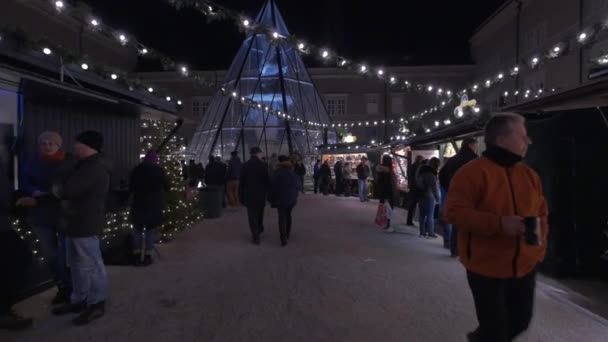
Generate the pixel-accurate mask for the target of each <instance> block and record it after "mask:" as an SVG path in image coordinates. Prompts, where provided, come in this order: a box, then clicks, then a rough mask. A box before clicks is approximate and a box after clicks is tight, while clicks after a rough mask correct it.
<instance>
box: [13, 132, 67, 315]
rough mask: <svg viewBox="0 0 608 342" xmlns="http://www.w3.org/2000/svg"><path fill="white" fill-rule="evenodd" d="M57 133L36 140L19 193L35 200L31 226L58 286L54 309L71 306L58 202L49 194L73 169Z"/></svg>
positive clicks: (59, 203) (63, 233)
mask: <svg viewBox="0 0 608 342" xmlns="http://www.w3.org/2000/svg"><path fill="white" fill-rule="evenodd" d="M62 144H63V141H62V138H61V135H59V133H57V132H52V131H47V132H43V133H42V134H40V136H39V137H38V153H37V154H36V155H35V156H34V158H32V159H31V160H30V161H29V162H28V163H27V164H26V166H25V168H24V170H23V173H22V175H21V190H22V191H23V193H24V195H25V196H27V197H29V198H33V199H35V201H34V203H33V207H31V211H30V213H31V215H30V223H31V224H32V228H33V230H34V232H35V233H36V236H37V237H38V239H39V240H40V246H41V249H42V254H43V256H44V257H45V258H46V259H47V265H48V267H49V269H50V271H51V275H52V276H53V280H54V281H55V282H56V283H57V288H58V291H57V295H56V296H55V298H54V299H53V301H52V304H53V305H58V304H66V303H69V302H70V294H71V292H72V279H71V276H70V271H69V268H68V266H67V262H66V247H65V246H66V245H65V227H64V226H63V225H64V222H63V221H64V219H65V217H64V216H63V209H62V207H61V201H60V200H59V199H58V198H57V197H55V196H54V195H53V194H52V191H51V189H52V187H53V184H55V183H57V182H59V181H61V179H62V178H63V177H65V176H66V175H67V174H68V173H69V172H70V171H71V170H72V168H73V167H74V166H75V159H74V158H73V157H71V156H70V155H69V154H67V153H65V152H64V151H63V149H62Z"/></svg>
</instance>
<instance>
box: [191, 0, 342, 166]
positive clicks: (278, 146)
mask: <svg viewBox="0 0 608 342" xmlns="http://www.w3.org/2000/svg"><path fill="white" fill-rule="evenodd" d="M256 22H257V23H259V24H260V25H264V26H270V27H274V28H276V32H277V33H278V34H279V35H281V36H283V37H287V36H289V31H288V30H287V26H286V25H285V22H284V21H283V18H282V16H281V14H280V12H279V10H278V8H277V6H276V4H275V2H274V0H268V1H267V2H266V4H265V5H264V7H263V8H262V10H261V12H260V14H259V15H258V17H257V20H256ZM222 87H223V89H224V90H225V92H226V94H224V93H223V92H221V91H218V92H217V93H216V94H215V95H214V97H213V99H212V100H211V102H210V104H209V108H208V110H207V112H206V113H205V115H204V117H203V118H202V120H201V123H200V125H199V127H198V129H197V130H196V132H195V133H194V136H193V138H192V142H191V144H190V146H189V147H188V151H187V153H188V154H189V155H190V156H191V158H193V159H195V160H199V161H202V160H206V159H207V158H208V157H209V156H210V155H214V156H222V157H223V158H226V157H228V156H229V155H230V152H232V151H239V152H240V153H241V154H242V155H243V157H245V156H246V155H247V153H248V152H249V149H250V148H251V147H253V146H259V147H260V148H261V149H262V151H264V153H266V155H268V156H269V155H271V154H273V153H277V154H291V153H294V152H298V153H300V154H302V155H316V154H318V153H317V152H316V147H317V146H319V145H322V144H335V143H336V142H337V140H336V132H335V131H333V130H328V129H327V127H330V126H331V119H330V117H329V115H328V114H327V110H326V108H325V104H324V103H323V100H322V99H321V97H320V96H319V93H318V91H317V88H316V86H315V85H314V83H313V82H312V79H311V78H310V74H309V73H308V70H307V69H306V67H305V66H304V63H303V61H302V59H301V57H300V55H299V52H298V50H297V49H296V48H294V47H293V46H292V45H291V44H289V43H288V42H286V41H284V40H282V39H272V38H271V37H268V36H267V35H266V34H264V33H256V32H252V33H250V34H249V35H248V36H247V38H246V39H245V41H244V42H243V44H242V45H241V48H240V49H239V52H238V53H237V55H236V57H235V58H234V60H233V62H232V65H231V66H230V69H229V70H228V72H227V74H226V77H225V78H224V82H223V85H222ZM233 93H235V94H238V95H237V96H232V94H233ZM242 99H245V101H243V100H242ZM251 101H253V102H255V103H256V104H260V106H259V107H258V106H251V105H250V103H251ZM266 107H268V108H270V109H274V110H275V113H272V112H269V111H266V110H265V108H266ZM276 111H281V112H282V114H285V113H288V115H289V116H290V117H291V120H285V119H283V118H282V117H280V116H279V115H276ZM311 123H314V124H311ZM323 125H325V126H323Z"/></svg>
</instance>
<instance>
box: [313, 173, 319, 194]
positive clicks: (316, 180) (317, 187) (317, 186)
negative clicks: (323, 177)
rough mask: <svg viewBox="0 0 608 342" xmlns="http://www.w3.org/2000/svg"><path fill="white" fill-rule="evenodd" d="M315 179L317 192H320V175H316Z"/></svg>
mask: <svg viewBox="0 0 608 342" xmlns="http://www.w3.org/2000/svg"><path fill="white" fill-rule="evenodd" d="M314 180H315V186H314V191H315V194H317V193H319V177H318V176H315V177H314Z"/></svg>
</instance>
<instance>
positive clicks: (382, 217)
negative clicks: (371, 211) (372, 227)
mask: <svg viewBox="0 0 608 342" xmlns="http://www.w3.org/2000/svg"><path fill="white" fill-rule="evenodd" d="M375 223H376V225H377V226H380V227H386V224H387V223H388V210H387V206H386V205H385V204H384V203H380V204H378V210H377V211H376V220H375Z"/></svg>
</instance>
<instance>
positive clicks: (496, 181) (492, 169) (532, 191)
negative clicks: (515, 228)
mask: <svg viewBox="0 0 608 342" xmlns="http://www.w3.org/2000/svg"><path fill="white" fill-rule="evenodd" d="M547 214H548V210H547V204H546V202H545V198H544V196H543V191H542V185H541V181H540V178H539V176H538V175H537V174H536V172H534V170H532V169H531V168H530V167H528V166H527V165H525V164H524V163H522V162H518V163H515V164H514V165H512V166H510V167H506V166H501V165H499V164H498V163H496V162H494V161H492V160H490V159H488V158H486V157H482V158H479V159H477V160H474V161H472V162H470V163H468V164H466V165H465V166H463V167H462V168H461V169H460V170H459V171H458V172H457V173H456V175H455V176H454V178H453V179H452V182H451V184H450V189H449V191H448V195H447V201H446V206H445V214H444V219H445V220H446V221H447V222H449V223H452V224H454V225H455V226H456V227H457V228H458V250H459V252H460V261H461V262H462V263H463V264H464V266H465V267H466V268H467V270H469V271H471V272H473V273H477V274H481V275H483V276H486V277H491V278H502V279H504V278H521V277H523V276H525V275H526V274H528V273H530V272H531V271H532V270H533V269H534V268H535V267H536V265H537V264H538V263H539V262H540V261H542V260H543V259H544V256H545V251H546V248H547V234H548V231H549V225H548V220H547ZM510 215H518V216H522V217H528V216H537V217H540V218H541V220H540V221H541V235H542V236H541V238H540V241H541V245H540V246H530V245H528V244H526V242H525V237H524V236H523V235H522V236H519V237H509V236H506V235H504V234H502V232H501V223H500V222H501V217H502V216H510Z"/></svg>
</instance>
